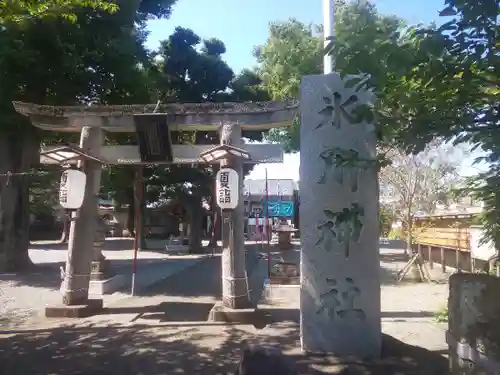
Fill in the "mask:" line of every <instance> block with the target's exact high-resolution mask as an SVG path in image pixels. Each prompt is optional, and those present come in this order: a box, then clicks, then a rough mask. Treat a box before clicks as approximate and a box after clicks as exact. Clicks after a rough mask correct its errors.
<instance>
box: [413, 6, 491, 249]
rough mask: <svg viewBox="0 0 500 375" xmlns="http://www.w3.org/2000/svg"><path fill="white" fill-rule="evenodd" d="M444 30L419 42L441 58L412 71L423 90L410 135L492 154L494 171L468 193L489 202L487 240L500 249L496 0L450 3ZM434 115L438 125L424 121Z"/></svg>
mask: <svg viewBox="0 0 500 375" xmlns="http://www.w3.org/2000/svg"><path fill="white" fill-rule="evenodd" d="M442 15H443V16H449V17H451V19H450V20H449V21H448V22H446V23H444V24H443V25H442V26H441V27H439V28H421V29H419V30H418V32H416V34H417V36H416V39H417V40H418V43H420V44H421V45H422V44H427V45H433V46H435V48H436V49H438V50H439V52H440V55H439V56H440V58H439V59H437V58H434V59H429V60H428V62H427V63H426V64H422V65H421V66H420V68H419V69H417V70H415V71H414V72H412V80H413V81H414V82H415V83H416V86H417V88H418V89H419V90H421V91H422V92H424V90H425V92H427V93H428V94H429V95H427V96H422V100H421V101H420V102H419V103H418V107H417V111H415V113H416V117H417V118H419V119H421V121H418V122H414V123H413V124H412V131H411V134H425V137H426V138H429V137H434V136H437V135H438V136H444V137H447V138H449V139H454V140H455V141H456V142H463V141H467V142H470V143H471V144H473V145H474V147H479V148H481V149H482V150H484V151H485V152H486V153H487V156H486V157H484V158H481V159H482V161H484V162H486V163H488V164H490V169H489V170H488V171H487V172H485V173H481V174H480V175H479V176H478V177H477V178H474V179H470V180H469V181H468V188H467V189H466V191H465V192H466V193H468V194H471V195H472V196H473V197H474V198H476V199H478V200H481V201H482V202H483V203H484V214H483V215H482V218H481V219H482V223H483V224H484V228H485V233H486V237H485V240H491V241H493V242H494V243H495V245H496V246H497V247H499V246H500V226H499V224H498V223H499V221H500V195H499V191H500V177H499V176H500V133H499V132H498V125H499V123H500V112H499V95H500V86H499V85H500V69H499V67H500V51H499V48H500V39H499V33H500V26H499V24H498V17H499V5H498V2H497V1H495V0H479V1H472V0H466V1H460V2H459V1H456V0H446V1H445V9H443V12H442ZM424 113H426V116H433V118H434V119H435V122H434V123H430V126H429V122H425V116H422V114H424Z"/></svg>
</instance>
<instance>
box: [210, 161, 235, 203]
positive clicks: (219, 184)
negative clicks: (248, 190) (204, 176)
mask: <svg viewBox="0 0 500 375" xmlns="http://www.w3.org/2000/svg"><path fill="white" fill-rule="evenodd" d="M215 191H216V194H217V196H216V199H217V205H218V206H219V207H220V208H222V209H223V210H234V209H235V208H236V207H237V206H238V201H239V198H240V194H239V179H238V173H237V172H236V171H235V170H234V169H231V168H222V169H220V170H219V171H218V172H217V176H216V183H215Z"/></svg>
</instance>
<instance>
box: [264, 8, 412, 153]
mask: <svg viewBox="0 0 500 375" xmlns="http://www.w3.org/2000/svg"><path fill="white" fill-rule="evenodd" d="M402 26H403V22H402V21H401V20H399V19H397V18H395V17H392V16H383V15H380V14H379V13H378V12H377V10H376V8H375V6H374V5H373V4H371V3H370V2H366V1H363V2H354V1H352V2H347V1H339V2H338V3H337V6H336V24H335V44H334V45H333V50H332V51H331V52H332V53H333V54H334V56H335V70H336V71H338V72H339V73H341V74H359V73H360V72H363V73H368V74H370V75H371V79H370V84H372V85H374V84H376V85H377V87H379V88H380V89H379V90H378V91H379V92H382V91H384V90H387V91H388V92H390V90H392V86H395V85H397V84H398V81H397V80H396V78H394V77H395V76H396V72H395V70H396V69H397V70H400V69H402V67H401V66H404V67H406V66H408V65H410V64H411V63H412V53H413V52H414V51H413V50H409V49H408V50H401V49H400V46H401V44H402V43H403V40H402V37H401V36H400V34H401V33H402ZM321 32H322V29H321V27H318V26H312V25H305V24H303V23H301V22H299V21H297V20H290V21H288V22H280V23H274V24H272V25H271V26H270V28H269V38H268V40H267V42H266V44H264V45H263V46H259V47H257V48H256V56H257V61H258V62H259V68H258V73H259V75H260V76H261V78H262V80H263V87H264V88H266V89H267V90H268V91H269V93H270V95H271V97H272V98H274V99H282V98H290V97H297V96H298V92H299V87H300V81H301V79H302V77H303V76H304V75H310V74H319V73H321V72H322V64H323V55H324V48H323V40H322V34H321ZM290 46H292V47H290ZM396 52H398V53H400V54H401V57H400V59H399V60H397V59H393V60H389V59H388V56H389V55H390V54H391V53H396ZM388 79H390V80H391V81H390V83H391V85H388V82H387V80H388ZM384 100H385V95H379V100H378V101H379V103H377V106H379V107H383V106H385V104H384V103H382V102H383V101H384ZM396 104H397V102H394V103H391V105H396ZM299 128H300V126H299V121H298V120H297V121H295V122H294V125H293V126H292V127H291V128H290V129H276V130H272V131H271V132H270V133H269V137H268V138H269V140H271V141H273V142H280V143H282V144H284V146H285V148H286V150H287V151H291V150H294V151H298V149H299V134H300V132H299ZM379 128H380V129H384V132H380V133H381V134H379V135H380V137H381V138H382V136H383V137H384V138H385V139H388V138H390V137H392V136H393V134H392V133H393V131H392V128H394V125H393V124H390V127H388V125H387V123H380V126H379ZM382 133H383V134H382Z"/></svg>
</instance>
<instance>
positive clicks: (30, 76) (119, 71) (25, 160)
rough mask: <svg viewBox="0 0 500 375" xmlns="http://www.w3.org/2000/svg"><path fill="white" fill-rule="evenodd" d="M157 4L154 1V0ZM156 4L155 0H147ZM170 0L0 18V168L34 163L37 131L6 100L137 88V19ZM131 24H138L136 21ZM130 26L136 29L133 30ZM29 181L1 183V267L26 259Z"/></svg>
mask: <svg viewBox="0 0 500 375" xmlns="http://www.w3.org/2000/svg"><path fill="white" fill-rule="evenodd" d="M155 4H156V5H155ZM154 5H155V6H154ZM171 5H172V1H169V0H165V1H161V2H160V1H157V0H146V1H143V2H142V3H141V6H140V8H138V9H137V8H133V7H131V6H129V5H127V6H123V7H122V8H121V9H120V10H119V11H117V12H115V13H113V14H111V13H109V12H106V11H100V10H96V9H92V8H75V9H74V12H75V14H76V15H77V17H76V19H75V20H68V19H67V18H64V17H46V18H40V19H39V18H28V19H25V20H23V22H17V23H16V22H10V21H4V22H2V23H1V24H0V81H1V82H2V84H1V85H0V131H1V132H2V133H1V137H0V150H1V151H0V156H1V157H0V173H2V174H5V173H7V172H26V171H28V170H29V169H30V167H33V166H34V165H36V164H37V163H38V149H39V144H40V139H41V137H42V136H43V137H44V138H45V140H47V139H49V140H50V139H52V138H53V137H59V136H60V135H57V134H51V135H50V136H49V137H48V138H46V137H47V134H46V133H43V132H39V131H37V130H36V129H35V128H34V127H33V126H32V125H31V124H30V123H29V121H28V120H27V119H26V118H25V117H23V116H21V115H19V114H17V113H16V112H15V111H14V109H13V106H12V101H15V100H20V101H27V102H34V103H40V104H48V105H74V104H81V103H86V102H87V103H88V102H94V103H99V102H105V103H108V104H113V101H115V103H116V100H118V99H121V100H124V98H128V97H133V96H134V95H131V93H137V91H138V87H137V82H138V81H137V79H136V78H137V77H139V76H140V72H139V68H138V64H139V63H140V62H141V57H143V56H146V57H147V54H146V53H145V48H144V47H143V45H142V42H143V40H144V34H143V33H141V27H142V26H141V25H142V24H143V21H144V20H145V19H147V17H148V11H149V9H157V10H158V11H159V12H160V14H162V13H161V12H166V11H167V9H168V10H169V9H170V6H171ZM136 25H138V26H136ZM135 31H137V32H135ZM28 191H29V185H28V181H27V179H26V178H24V177H22V176H14V177H13V178H11V181H10V183H9V184H1V185H0V211H1V212H2V214H3V217H2V223H5V224H4V225H2V226H1V227H0V268H7V269H9V270H12V271H15V270H19V269H22V268H23V267H25V266H27V265H29V263H30V261H29V256H28V245H29V240H28V234H27V233H28V227H29V192H28Z"/></svg>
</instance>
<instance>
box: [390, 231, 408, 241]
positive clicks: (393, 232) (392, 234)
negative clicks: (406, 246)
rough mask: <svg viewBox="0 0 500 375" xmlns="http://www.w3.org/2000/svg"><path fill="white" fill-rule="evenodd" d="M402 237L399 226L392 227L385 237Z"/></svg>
mask: <svg viewBox="0 0 500 375" xmlns="http://www.w3.org/2000/svg"><path fill="white" fill-rule="evenodd" d="M404 238H405V237H404V233H403V229H401V228H392V229H391V230H390V232H389V234H388V235H387V239H389V240H403V239H404Z"/></svg>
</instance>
